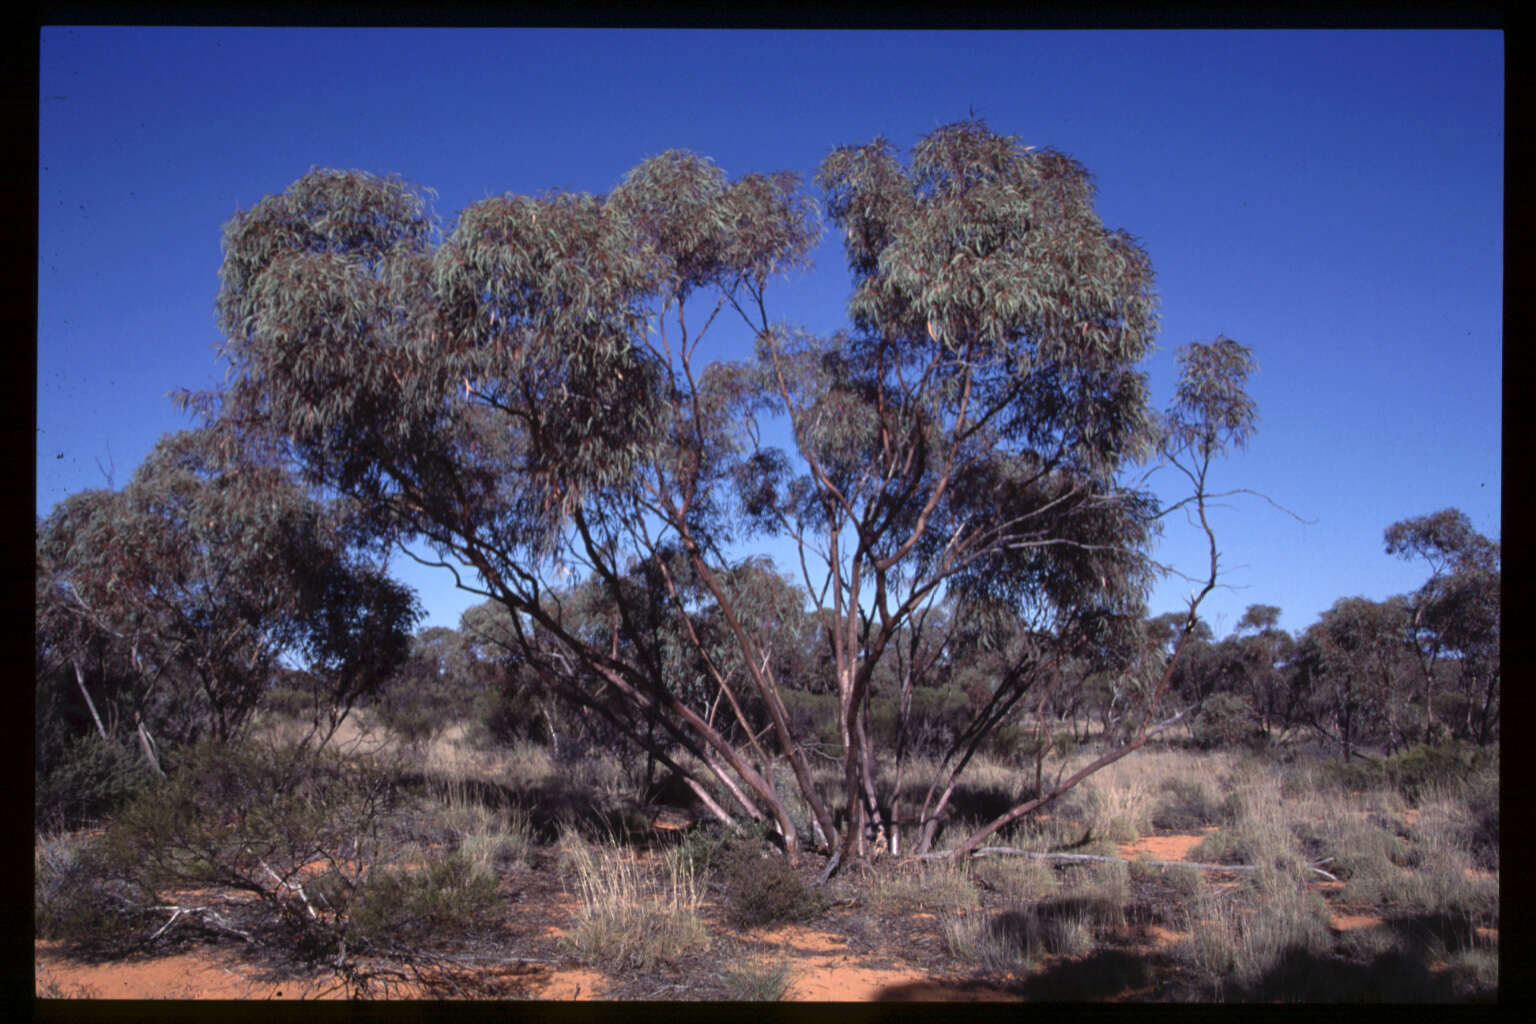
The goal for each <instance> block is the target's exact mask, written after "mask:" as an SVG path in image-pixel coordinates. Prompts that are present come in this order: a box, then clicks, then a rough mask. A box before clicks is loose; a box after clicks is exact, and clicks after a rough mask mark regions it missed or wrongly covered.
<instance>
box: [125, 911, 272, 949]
mask: <svg viewBox="0 0 1536 1024" xmlns="http://www.w3.org/2000/svg"><path fill="white" fill-rule="evenodd" d="M149 909H150V910H169V911H171V919H170V920H169V921H167V922H165V924H163V925H161V926H160V927H159V929H158V930H157V931H156V932H155V934H153V935H151V936H150V937H149V938H150V941H151V942H153V941H154V940H155V939H158V938H159V937H160V936H162V935H164V934H165V932H166V931H167V930H168V929H169V928H170V927H171V925H173V924H175V923H176V922H177V921H178V920H179V919H180V918H181V916H182V915H183V914H199V915H201V916H202V918H203V919H204V920H205V921H212V922H213V925H214V927H216V928H218V929H219V930H220V931H225V932H228V933H230V934H231V935H238V936H239V937H240V938H242V939H244V940H245V941H246V942H255V941H256V940H255V939H253V938H252V937H251V935H250V933H249V932H243V931H241V930H240V929H239V928H236V927H235V926H233V925H231V924H230V923H229V922H228V921H225V920H224V919H223V918H222V917H220V916H219V914H218V911H216V910H214V909H213V908H212V907H178V906H175V905H171V904H167V905H162V906H156V907H150V908H149Z"/></svg>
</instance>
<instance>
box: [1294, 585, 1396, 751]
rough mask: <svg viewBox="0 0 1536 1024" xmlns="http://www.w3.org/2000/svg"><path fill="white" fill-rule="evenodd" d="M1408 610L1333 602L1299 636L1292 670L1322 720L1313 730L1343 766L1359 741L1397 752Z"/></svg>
mask: <svg viewBox="0 0 1536 1024" xmlns="http://www.w3.org/2000/svg"><path fill="white" fill-rule="evenodd" d="M1409 621H1410V613H1409V610H1408V603H1407V601H1406V600H1405V599H1403V598H1401V597H1394V598H1390V599H1388V600H1386V601H1372V600H1369V599H1368V598H1364V597H1346V598H1340V599H1339V600H1338V601H1336V602H1334V605H1333V607H1331V608H1329V609H1328V610H1327V611H1326V612H1324V613H1323V614H1322V616H1321V618H1319V619H1318V621H1317V622H1316V623H1314V624H1313V625H1312V626H1311V627H1309V628H1308V629H1307V631H1306V633H1304V634H1303V635H1302V639H1301V642H1300V645H1299V649H1298V657H1299V662H1300V663H1299V666H1298V667H1299V670H1300V671H1301V672H1303V673H1304V674H1305V678H1306V686H1307V688H1308V690H1309V691H1310V692H1311V694H1312V697H1313V700H1314V701H1315V703H1316V706H1317V707H1318V710H1319V711H1320V712H1321V716H1320V717H1314V720H1313V721H1314V725H1315V726H1316V727H1317V728H1318V729H1319V730H1320V731H1322V732H1324V733H1325V734H1327V735H1330V736H1332V737H1334V738H1335V739H1337V740H1338V742H1339V744H1340V746H1341V747H1342V749H1343V753H1344V760H1346V761H1348V760H1350V758H1351V757H1352V756H1354V754H1355V753H1356V752H1357V750H1358V748H1359V746H1360V745H1361V743H1362V741H1364V740H1371V739H1379V740H1384V741H1385V742H1386V744H1387V746H1388V748H1389V752H1390V751H1391V750H1395V749H1396V748H1398V747H1400V746H1402V744H1403V729H1402V704H1403V697H1404V694H1405V689H1406V688H1405V685H1404V684H1405V682H1406V679H1407V673H1408V671H1409V670H1410V666H1409V664H1408V661H1409V658H1410V656H1411V652H1410V650H1409V648H1408V646H1407V632H1406V627H1407V624H1408V622H1409Z"/></svg>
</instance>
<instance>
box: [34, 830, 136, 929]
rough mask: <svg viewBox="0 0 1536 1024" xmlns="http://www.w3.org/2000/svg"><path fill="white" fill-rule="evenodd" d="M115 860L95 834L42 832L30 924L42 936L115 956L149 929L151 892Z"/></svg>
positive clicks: (38, 842)
mask: <svg viewBox="0 0 1536 1024" xmlns="http://www.w3.org/2000/svg"><path fill="white" fill-rule="evenodd" d="M125 867H127V866H126V865H123V864H119V863H115V862H114V861H113V860H112V858H110V857H109V856H108V855H107V851H106V849H105V848H104V844H103V843H102V842H101V841H100V840H99V839H98V838H92V839H77V838H73V837H69V836H46V837H43V838H40V839H39V840H38V841H37V844H36V847H35V849H34V855H33V869H34V871H33V890H32V925H33V930H34V933H35V934H36V936H37V937H38V938H40V939H48V940H59V941H63V942H65V943H68V944H69V945H70V946H71V947H72V948H74V949H76V950H79V951H81V952H86V953H90V954H94V955H99V956H118V955H122V954H124V953H127V952H129V951H131V950H132V949H134V948H137V947H138V946H139V945H141V944H142V943H143V942H144V940H145V938H146V937H147V936H148V935H150V934H152V929H153V928H154V927H155V925H156V920H157V915H155V914H154V913H153V912H152V911H151V910H150V909H149V908H150V907H152V906H153V905H154V903H155V900H154V892H153V891H152V890H150V889H147V888H146V887H144V886H142V885H140V884H138V883H137V882H136V881H135V880H134V879H133V877H132V872H131V871H127V870H123V869H124V868H125Z"/></svg>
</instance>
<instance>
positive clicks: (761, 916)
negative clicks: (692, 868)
mask: <svg viewBox="0 0 1536 1024" xmlns="http://www.w3.org/2000/svg"><path fill="white" fill-rule="evenodd" d="M725 887H726V889H725V891H726V906H727V912H726V916H727V917H728V919H729V920H730V922H731V923H732V924H733V925H736V926H737V927H739V928H757V927H762V926H764V925H771V924H780V923H786V922H792V921H804V920H807V919H809V918H812V917H815V916H816V915H817V914H819V913H821V911H822V910H824V909H825V904H824V902H823V900H822V899H821V897H820V896H818V895H817V894H816V892H815V891H813V890H812V889H811V888H810V887H809V886H808V885H806V884H805V880H804V879H802V878H801V877H800V876H799V875H798V874H796V873H795V870H794V868H792V867H790V866H789V862H788V861H786V860H784V859H783V858H782V857H777V856H771V857H765V858H762V859H760V860H758V862H757V863H755V864H752V863H750V862H747V861H739V862H738V863H737V864H736V865H735V866H734V867H733V869H732V870H731V871H730V873H729V874H728V875H727V876H726V882H725Z"/></svg>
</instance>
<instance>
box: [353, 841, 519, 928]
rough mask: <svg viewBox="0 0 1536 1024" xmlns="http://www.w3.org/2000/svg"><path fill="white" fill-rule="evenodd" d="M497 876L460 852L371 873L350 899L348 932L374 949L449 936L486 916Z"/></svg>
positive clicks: (469, 926) (478, 922) (490, 905)
mask: <svg viewBox="0 0 1536 1024" xmlns="http://www.w3.org/2000/svg"><path fill="white" fill-rule="evenodd" d="M495 892H496V876H495V875H494V874H492V873H491V872H490V871H488V870H486V869H484V868H481V867H477V866H475V865H474V864H472V863H471V862H470V860H469V859H468V858H466V857H464V856H461V855H459V854H453V855H450V856H448V857H446V858H444V859H442V860H440V861H436V862H434V863H431V864H427V865H425V866H423V867H421V868H418V869H415V870H411V869H406V868H393V869H385V870H382V871H375V872H373V873H372V874H370V875H369V876H368V878H367V880H366V881H365V882H364V883H363V884H362V885H361V886H360V887H359V889H358V891H357V893H356V895H355V896H354V897H353V899H352V903H351V907H350V918H351V925H352V928H351V929H350V931H352V932H353V933H354V934H355V935H356V936H357V937H358V938H359V939H361V940H363V941H364V942H366V943H368V945H369V946H370V947H372V948H377V949H390V948H394V947H398V946H401V945H404V946H406V947H408V948H413V947H417V946H421V945H427V944H432V943H435V942H440V941H443V940H445V939H447V940H452V939H455V938H459V937H461V936H463V935H466V934H468V933H469V932H471V931H472V930H474V928H475V926H477V925H478V924H480V923H482V922H483V921H484V920H485V917H486V914H487V912H488V911H489V909H490V908H491V907H492V906H493V902H492V897H493V896H494V895H495Z"/></svg>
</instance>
